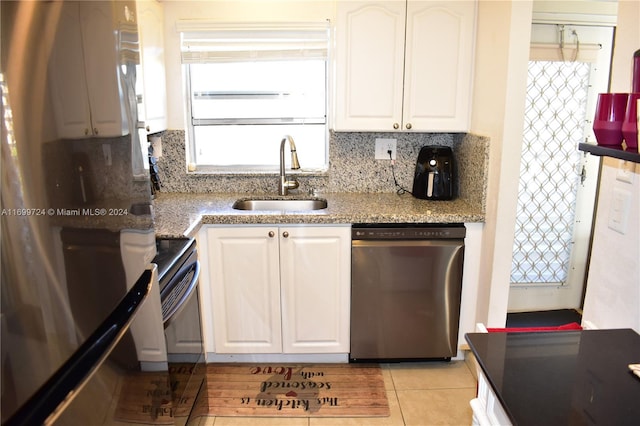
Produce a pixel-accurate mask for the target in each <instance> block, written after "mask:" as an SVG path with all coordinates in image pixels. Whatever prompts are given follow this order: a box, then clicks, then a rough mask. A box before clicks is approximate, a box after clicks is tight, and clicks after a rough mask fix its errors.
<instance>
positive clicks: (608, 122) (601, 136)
mask: <svg viewBox="0 0 640 426" xmlns="http://www.w3.org/2000/svg"><path fill="white" fill-rule="evenodd" d="M628 98H629V95H628V93H600V94H598V103H597V104H596V116H595V119H594V121H593V133H594V134H595V135H596V141H597V142H598V145H605V146H620V145H622V123H623V121H624V118H625V112H626V109H627V100H628Z"/></svg>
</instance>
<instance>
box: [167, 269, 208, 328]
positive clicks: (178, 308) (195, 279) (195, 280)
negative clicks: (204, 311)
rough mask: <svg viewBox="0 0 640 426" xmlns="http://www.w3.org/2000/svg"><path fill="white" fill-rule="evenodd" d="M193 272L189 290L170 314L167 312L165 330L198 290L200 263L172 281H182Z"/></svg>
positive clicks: (185, 270)
mask: <svg viewBox="0 0 640 426" xmlns="http://www.w3.org/2000/svg"><path fill="white" fill-rule="evenodd" d="M191 271H193V277H192V278H191V282H190V283H189V285H188V286H187V290H186V291H185V292H184V293H183V294H182V297H180V300H179V301H178V302H177V303H175V304H174V305H173V307H172V308H171V310H170V311H169V312H167V315H166V318H165V319H164V328H167V327H168V326H169V324H170V323H171V320H172V319H173V318H174V317H175V316H176V315H177V314H178V313H179V312H180V311H181V310H182V308H183V307H184V305H185V304H186V303H187V302H188V301H189V299H190V298H191V296H192V295H193V293H194V291H195V290H196V287H197V286H198V277H199V276H200V261H197V260H196V261H195V262H194V263H192V264H191V265H189V266H188V267H186V268H184V269H183V270H182V271H181V272H180V273H179V274H178V275H177V276H176V277H174V278H173V279H172V281H182V279H184V277H186V276H187V275H188V274H189V273H191Z"/></svg>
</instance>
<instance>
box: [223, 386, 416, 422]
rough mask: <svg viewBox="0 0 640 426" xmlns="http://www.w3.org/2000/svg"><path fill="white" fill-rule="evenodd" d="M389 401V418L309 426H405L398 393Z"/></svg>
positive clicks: (322, 419)
mask: <svg viewBox="0 0 640 426" xmlns="http://www.w3.org/2000/svg"><path fill="white" fill-rule="evenodd" d="M387 400H388V401H389V411H390V412H391V415H390V416H389V417H333V418H329V417H312V418H310V419H309V426H403V425H404V421H403V420H402V413H401V412H400V405H399V403H398V398H397V396H396V393H395V392H394V391H387ZM216 426H217V425H216Z"/></svg>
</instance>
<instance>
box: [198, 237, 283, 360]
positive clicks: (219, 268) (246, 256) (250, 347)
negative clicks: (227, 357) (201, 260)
mask: <svg viewBox="0 0 640 426" xmlns="http://www.w3.org/2000/svg"><path fill="white" fill-rule="evenodd" d="M277 232H278V229H277V228H275V227H211V228H209V229H208V232H207V239H208V253H209V271H210V272H209V276H210V279H211V282H210V285H211V299H212V300H211V301H210V302H211V306H210V309H212V310H213V333H214V340H215V348H216V352H218V353H279V352H281V351H282V338H281V331H280V323H281V322H280V318H281V315H280V272H279V259H278V257H279V254H278V238H277Z"/></svg>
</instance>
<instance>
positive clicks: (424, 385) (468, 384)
mask: <svg viewBox="0 0 640 426" xmlns="http://www.w3.org/2000/svg"><path fill="white" fill-rule="evenodd" d="M389 370H390V371H391V377H392V379H393V384H394V387H395V390H396V391H398V390H409V389H416V390H417V389H449V388H474V389H475V386H476V380H475V379H474V377H473V375H472V374H471V371H470V370H469V367H468V366H467V364H466V363H465V362H464V361H451V362H423V363H406V364H405V363H403V364H390V365H389Z"/></svg>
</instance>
